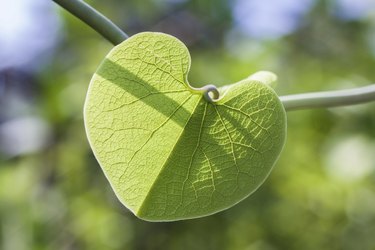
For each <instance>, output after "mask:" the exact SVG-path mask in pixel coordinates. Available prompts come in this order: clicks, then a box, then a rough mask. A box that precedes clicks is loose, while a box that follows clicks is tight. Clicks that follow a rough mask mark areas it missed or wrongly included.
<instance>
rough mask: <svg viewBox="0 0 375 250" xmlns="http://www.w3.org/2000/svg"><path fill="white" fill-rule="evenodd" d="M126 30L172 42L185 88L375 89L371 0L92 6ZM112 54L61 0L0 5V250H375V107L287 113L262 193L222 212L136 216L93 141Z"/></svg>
mask: <svg viewBox="0 0 375 250" xmlns="http://www.w3.org/2000/svg"><path fill="white" fill-rule="evenodd" d="M88 2H89V3H90V4H92V6H94V7H95V8H97V9H98V10H99V11H101V12H102V13H104V14H105V15H106V16H108V17H109V18H110V19H112V20H113V21H114V22H115V23H116V24H117V25H119V26H120V27H121V28H122V29H123V30H124V31H126V32H127V33H128V34H130V35H131V34H135V33H137V32H141V31H146V30H152V31H162V32H166V33H170V34H173V35H175V36H177V37H178V38H180V39H181V40H182V41H184V42H185V43H186V44H187V46H188V47H189V49H190V51H191V54H192V59H193V61H192V70H191V73H190V82H191V83H192V84H193V85H195V86H201V85H205V84H208V83H210V84H216V85H223V84H228V83H231V82H236V81H238V80H241V79H243V78H245V77H247V76H248V75H250V74H251V73H254V72H255V71H257V70H271V71H273V72H275V73H276V74H278V76H279V83H278V86H277V89H276V90H277V92H278V94H280V95H285V94H293V93H301V92H311V91H320V90H333V89H344V88H350V87H355V86H364V85H367V84H370V83H371V82H374V81H375V1H374V0H326V1H323V0H322V1H320V0H274V1H264V0H235V1H229V0H216V1H213V0H206V1H203V0H199V1H198V0H143V1H137V0H127V1H120V0H110V1H100V0H95V1H94V0H91V1H88ZM111 48H112V45H111V44H110V43H109V42H108V41H106V40H104V39H103V38H102V37H101V36H99V35H98V34H97V33H96V32H95V31H93V30H91V28H89V27H88V26H86V25H85V24H83V23H82V22H81V21H79V20H78V19H76V18H75V17H73V16H72V15H70V14H69V13H67V12H66V11H65V10H63V9H61V8H59V6H57V5H56V4H55V3H53V2H52V1H45V0H13V1H0V249H3V250H13V249H15V250H27V249H57V250H59V249H62V250H73V249H98V250H99V249H100V250H102V249H166V250H168V249H189V250H190V249H205V250H206V249H245V250H276V249H292V250H293V249H296V250H297V249H298V250H300V249H306V250H309V249H344V250H346V249H347V250H351V249H353V250H354V249H356V250H357V249H375V239H374V235H375V104H374V103H368V104H363V105H358V106H352V107H344V108H336V109H319V110H305V111H295V112H290V113H288V139H287V143H286V146H285V148H284V150H283V152H282V155H281V157H280V159H279V161H278V163H277V164H276V166H275V168H274V171H273V172H272V173H271V175H270V177H269V178H268V179H267V180H266V182H265V183H264V184H263V185H262V186H261V187H260V188H259V190H258V191H257V192H256V193H254V194H253V195H252V196H250V197H249V198H247V199H246V200H244V201H243V202H241V203H239V204H238V205H236V206H234V207H232V208H230V209H228V210H226V211H224V212H221V213H218V214H215V215H213V216H209V217H205V218H201V219H194V220H187V221H179V222H172V223H149V222H144V221H141V220H139V219H137V218H136V217H134V216H133V215H132V214H131V213H130V212H129V211H128V210H127V209H126V208H125V207H123V206H122V205H121V204H120V202H119V201H118V200H117V198H116V197H115V195H114V192H113V191H112V190H111V187H110V185H109V183H108V182H107V180H106V179H105V177H104V174H103V173H102V171H101V169H100V166H99V165H98V163H97V162H96V160H95V158H94V157H93V154H92V152H91V150H90V148H89V145H88V142H87V140H86V137H85V131H84V126H83V118H82V110H83V103H84V99H85V94H86V90H87V87H88V83H89V81H90V78H91V76H92V74H93V72H94V71H95V70H96V67H97V66H98V65H99V63H100V61H101V60H102V59H103V58H104V56H105V55H106V54H107V53H108V52H109V50H110V49H111Z"/></svg>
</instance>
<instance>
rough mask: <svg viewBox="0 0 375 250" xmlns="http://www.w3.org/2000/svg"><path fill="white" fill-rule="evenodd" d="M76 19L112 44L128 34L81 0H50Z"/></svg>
mask: <svg viewBox="0 0 375 250" xmlns="http://www.w3.org/2000/svg"><path fill="white" fill-rule="evenodd" d="M52 1H54V2H55V3H57V4H58V5H60V6H61V7H63V8H64V9H66V10H67V11H68V12H70V13H71V14H73V15H74V16H76V17H77V18H78V19H80V20H81V21H83V22H84V23H86V24H87V25H88V26H90V27H91V28H93V29H94V30H95V31H97V32H98V33H99V34H101V35H102V36H103V37H104V38H105V39H107V40H108V41H110V42H111V43H112V44H113V45H117V44H119V43H121V42H122V41H124V40H126V39H127V38H128V37H129V36H128V35H127V34H126V33H125V32H124V31H122V30H121V29H120V28H119V27H117V26H116V25H115V24H114V23H113V22H112V21H111V20H109V19H108V18H107V17H105V16H104V15H103V14H101V13H99V12H98V11H97V10H95V9H94V8H93V7H91V6H90V5H88V4H87V3H85V2H84V1H81V0H52Z"/></svg>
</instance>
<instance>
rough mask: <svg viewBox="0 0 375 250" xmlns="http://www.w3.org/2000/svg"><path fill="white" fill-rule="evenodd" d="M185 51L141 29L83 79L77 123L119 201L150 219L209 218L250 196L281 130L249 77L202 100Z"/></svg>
mask: <svg viewBox="0 0 375 250" xmlns="http://www.w3.org/2000/svg"><path fill="white" fill-rule="evenodd" d="M189 67H190V55H189V52H188V50H187V48H186V47H185V45H184V44H182V43H181V42H180V41H179V40H177V39H176V38H174V37H172V36H169V35H166V34H162V33H151V32H145V33H140V34H137V35H135V36H133V37H131V38H129V39H128V40H126V41H124V42H123V43H121V44H120V45H118V46H116V47H115V48H114V49H113V50H112V51H111V52H110V53H109V54H108V55H107V57H106V58H105V59H104V61H103V62H102V64H101V65H100V67H99V68H98V70H97V71H96V73H95V74H94V76H93V79H92V81H91V83H90V87H89V91H88V95H87V99H86V104H85V112H84V113H85V124H86V130H87V134H88V138H89V141H90V144H91V147H92V149H93V151H94V154H95V156H96V158H97V160H98V161H99V163H100V165H101V167H102V169H103V171H104V173H105V175H106V176H107V178H108V180H109V182H110V183H111V185H112V188H113V189H114V191H115V193H116V194H117V196H118V198H119V199H120V201H121V202H122V203H123V204H124V205H125V206H126V207H127V208H129V209H130V210H131V211H132V212H133V213H134V214H135V215H137V216H138V217H140V218H142V219H145V220H150V221H166V220H180V219H187V218H195V217H201V216H205V215H209V214H212V213H215V212H218V211H221V210H223V209H225V208H228V207H230V206H233V205H234V204H236V203H237V202H239V201H240V200H242V199H244V198H245V197H247V196H248V195H250V194H251V193H252V192H254V191H255V190H256V189H257V188H258V187H259V186H260V185H261V184H262V183H263V181H264V180H265V178H266V177H267V176H268V174H269V173H270V171H271V169H272V167H273V165H274V163H275V161H276V160H277V158H278V156H279V154H280V151H281V149H282V147H283V145H284V141H285V136H286V116H285V111H284V108H283V106H282V104H281V103H280V101H279V99H278V97H277V95H276V94H275V93H274V91H273V90H272V89H271V88H270V87H269V86H267V84H266V83H270V82H271V81H272V80H274V79H273V78H274V77H273V76H274V75H273V74H271V73H265V72H262V73H259V74H256V75H253V76H252V77H249V78H248V79H245V80H243V81H240V82H238V83H235V84H232V85H229V86H226V87H223V88H221V89H219V91H220V98H219V100H216V101H214V102H210V101H207V100H206V98H205V97H204V95H203V92H202V91H197V90H196V89H193V88H192V87H190V85H189V84H188V82H187V74H188V72H189Z"/></svg>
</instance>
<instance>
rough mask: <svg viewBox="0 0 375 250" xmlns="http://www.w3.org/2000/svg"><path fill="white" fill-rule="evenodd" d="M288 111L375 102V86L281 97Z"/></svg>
mask: <svg viewBox="0 0 375 250" xmlns="http://www.w3.org/2000/svg"><path fill="white" fill-rule="evenodd" d="M280 100H281V103H282V104H283V105H284V107H285V110H286V111H293V110H299V109H313V108H330V107H337V106H347V105H354V104H360V103H365V102H371V101H375V84H371V85H369V86H365V87H359V88H353V89H347V90H337V91H326V92H313V93H306V94H297V95H287V96H280Z"/></svg>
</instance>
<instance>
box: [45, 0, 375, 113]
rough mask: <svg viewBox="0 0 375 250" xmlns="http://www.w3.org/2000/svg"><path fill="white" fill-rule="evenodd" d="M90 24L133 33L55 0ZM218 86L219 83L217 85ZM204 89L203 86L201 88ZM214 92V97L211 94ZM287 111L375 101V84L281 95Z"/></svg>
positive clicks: (75, 2) (115, 36)
mask: <svg viewBox="0 0 375 250" xmlns="http://www.w3.org/2000/svg"><path fill="white" fill-rule="evenodd" d="M52 1H54V2H55V3H57V4H59V5H60V6H61V7H63V8H64V9H66V10H67V11H68V12H70V13H71V14H73V15H75V16H76V17H77V18H79V19H80V20H82V21H83V22H84V23H86V24H87V25H89V26H90V27H91V28H93V29H94V30H95V31H97V32H98V33H99V34H101V35H102V36H103V37H104V38H105V39H107V40H108V41H110V42H111V43H112V44H114V45H117V44H119V43H121V42H122V41H124V40H126V39H127V38H128V37H129V36H128V35H127V34H126V33H125V32H123V31H122V30H121V29H120V28H119V27H117V26H116V25H115V24H114V23H113V22H112V21H110V20H109V19H108V18H107V17H105V16H104V15H102V14H101V13H99V12H98V11H97V10H95V9H94V8H93V7H91V6H90V5H88V4H87V3H85V2H84V1H81V0H52ZM215 89H216V87H215ZM198 90H200V89H198ZM209 92H212V94H213V95H214V96H213V97H210V96H209ZM205 97H206V98H207V99H210V100H211V99H212V98H214V99H217V98H218V92H217V90H216V92H215V91H214V90H213V88H212V86H211V85H210V86H208V88H207V90H206V92H205ZM279 98H280V100H281V102H282V104H283V105H284V107H285V110H286V111H293V110H300V109H313V108H330V107H337V106H348V105H354V104H360V103H365V102H371V101H375V84H371V85H369V86H366V87H359V88H353V89H347V90H337V91H326V92H313V93H304V94H296V95H287V96H280V97H279Z"/></svg>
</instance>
